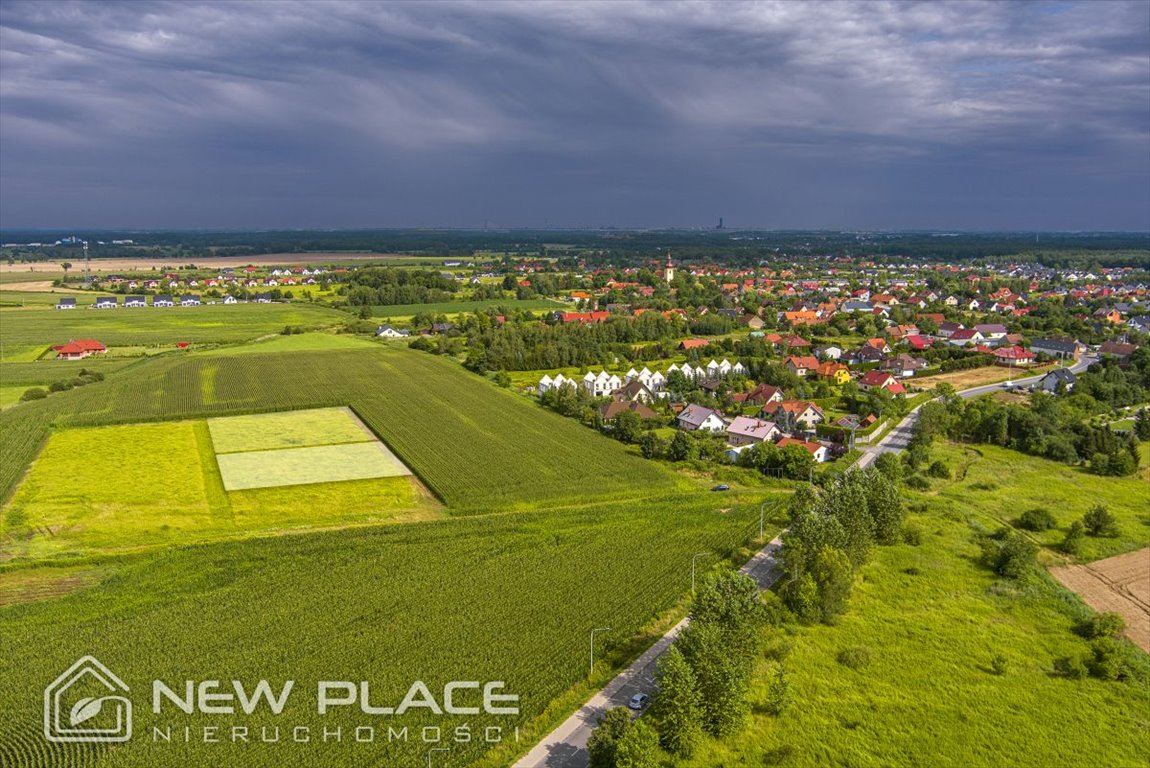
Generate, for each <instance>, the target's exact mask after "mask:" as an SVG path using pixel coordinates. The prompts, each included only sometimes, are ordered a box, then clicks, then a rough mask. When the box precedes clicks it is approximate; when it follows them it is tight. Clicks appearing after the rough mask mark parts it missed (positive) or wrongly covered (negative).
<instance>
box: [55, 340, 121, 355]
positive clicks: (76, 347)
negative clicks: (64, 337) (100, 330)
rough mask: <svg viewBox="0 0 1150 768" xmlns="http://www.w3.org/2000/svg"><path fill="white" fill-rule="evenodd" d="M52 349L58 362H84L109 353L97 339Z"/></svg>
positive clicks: (76, 341)
mask: <svg viewBox="0 0 1150 768" xmlns="http://www.w3.org/2000/svg"><path fill="white" fill-rule="evenodd" d="M52 349H54V350H55V351H56V359H57V360H83V359H84V358H85V357H91V356H92V355H102V354H104V353H105V352H107V351H108V348H107V347H105V346H104V345H103V344H101V343H100V342H98V341H96V340H95V339H77V340H74V341H69V342H68V343H67V344H60V345H59V346H55V347H52Z"/></svg>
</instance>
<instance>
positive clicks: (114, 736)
mask: <svg viewBox="0 0 1150 768" xmlns="http://www.w3.org/2000/svg"><path fill="white" fill-rule="evenodd" d="M127 691H128V686H127V685H125V684H124V681H123V680H121V679H120V678H118V677H116V675H114V674H113V673H112V671H111V670H110V669H108V668H107V667H105V666H104V665H103V664H101V663H100V662H99V660H97V659H96V658H95V657H94V656H84V657H83V658H81V659H80V660H79V661H77V662H76V663H75V664H73V665H72V666H70V667H68V670H67V671H66V672H64V674H62V675H60V676H59V677H57V678H56V679H55V680H54V681H53V682H52V684H51V685H49V686H48V687H47V688H45V689H44V736H45V737H47V739H48V741H53V742H73V741H79V742H113V741H128V740H129V739H130V738H132V702H131V701H129V700H128V698H127V697H125V696H123V695H120V694H123V693H127Z"/></svg>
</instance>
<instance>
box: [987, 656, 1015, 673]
mask: <svg viewBox="0 0 1150 768" xmlns="http://www.w3.org/2000/svg"><path fill="white" fill-rule="evenodd" d="M1009 667H1010V662H1009V661H1007V660H1006V657H1005V656H1003V655H1002V654H1001V653H996V654H994V657H993V658H992V659H991V660H990V671H991V672H993V673H994V674H996V675H1005V674H1006V670H1007V669H1008V668H1009Z"/></svg>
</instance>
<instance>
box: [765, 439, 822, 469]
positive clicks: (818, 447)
mask: <svg viewBox="0 0 1150 768" xmlns="http://www.w3.org/2000/svg"><path fill="white" fill-rule="evenodd" d="M776 445H777V446H779V447H780V448H786V447H787V446H789V445H797V446H799V447H800V448H803V449H805V450H806V451H807V452H808V453H810V454H811V456H812V457H813V458H814V460H815V461H816V462H817V463H819V464H822V463H823V462H825V461H826V460H827V458H828V457H827V447H826V446H825V445H822V444H820V443H813V442H811V441H809V440H799V439H798V438H794V437H784V438H783V439H782V440H780V441H779V442H778V443H776Z"/></svg>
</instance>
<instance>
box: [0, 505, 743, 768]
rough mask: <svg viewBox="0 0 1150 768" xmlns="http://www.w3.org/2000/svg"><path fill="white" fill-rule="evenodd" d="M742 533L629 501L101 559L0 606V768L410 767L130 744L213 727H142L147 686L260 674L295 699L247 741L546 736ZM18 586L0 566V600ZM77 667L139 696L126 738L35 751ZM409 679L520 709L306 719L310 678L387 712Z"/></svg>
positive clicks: (387, 754)
mask: <svg viewBox="0 0 1150 768" xmlns="http://www.w3.org/2000/svg"><path fill="white" fill-rule="evenodd" d="M720 503H723V504H726V505H729V506H723V507H720ZM757 532H758V504H757V503H754V504H735V503H734V501H733V500H732V499H730V498H723V499H721V500H720V499H718V498H716V497H715V496H714V495H712V494H707V493H699V494H697V495H694V496H692V497H683V496H681V495H673V496H670V497H667V496H659V495H655V494H652V495H649V496H648V497H647V498H646V499H645V501H644V503H643V504H642V505H635V504H633V503H629V502H611V503H605V504H597V505H591V506H587V507H584V508H576V509H569V510H543V511H538V512H522V513H516V514H511V515H495V516H487V517H464V518H451V519H446V520H441V521H437V522H429V523H414V524H410V525H403V526H376V527H371V528H355V529H347V530H342V531H335V532H324V533H315V534H312V535H308V536H283V537H274V538H263V539H258V540H249V541H233V542H227V543H219V544H210V545H202V546H194V547H191V546H189V547H178V548H172V549H168V550H165V551H163V552H157V553H154V554H146V555H138V556H134V557H132V558H128V559H120V560H119V561H116V562H115V563H114V569H115V572H114V574H113V575H111V576H109V577H107V578H104V579H103V580H101V581H100V582H99V584H98V585H96V586H92V587H90V588H88V589H85V590H83V591H81V592H78V593H74V594H71V595H66V596H62V597H57V598H54V599H51V600H42V601H38V602H32V603H25V604H18V605H9V606H6V607H0V624H2V625H3V626H4V628H5V653H4V654H3V655H2V657H0V675H2V676H3V677H4V680H5V692H6V701H5V717H4V718H0V763H3V764H4V765H14V766H15V765H28V764H32V763H34V762H38V763H40V764H51V765H58V766H71V765H93V764H95V765H100V766H104V765H107V766H117V767H120V766H145V765H146V766H158V767H160V768H163V767H164V766H173V768H174V767H176V766H178V767H179V768H184V767H185V766H195V765H209V764H210V765H219V766H239V765H244V766H253V767H256V768H258V766H276V767H277V768H279V767H280V766H305V765H309V766H310V765H325V766H353V765H355V766H361V765H387V766H403V765H418V764H421V763H422V761H424V760H425V759H426V757H425V756H426V751H427V746H428V745H426V744H423V743H421V742H420V741H419V739H418V737H414V738H413V740H412V741H411V742H410V743H406V744H404V743H400V742H396V743H391V744H389V743H388V742H387V741H386V740H385V739H383V738H377V741H376V742H375V743H374V744H370V745H369V744H355V743H349V742H351V739H349V738H345V740H344V742H343V743H342V744H335V743H327V744H324V743H320V742H319V739H318V736H317V737H316V738H315V739H313V742H312V743H311V744H308V745H298V746H297V745H292V744H290V743H287V744H280V745H273V746H270V747H267V748H263V747H260V746H259V745H245V744H230V743H226V742H221V743H218V744H212V745H206V746H205V745H203V744H199V743H196V740H195V739H193V743H191V744H185V743H183V742H181V741H179V740H178V739H174V740H173V743H172V744H158V745H157V744H153V743H152V741H151V739H150V738H149V737H148V736H147V735H148V734H150V733H151V727H152V726H153V725H165V724H171V725H174V726H176V728H177V729H178V728H182V726H183V725H185V724H187V725H190V726H192V727H193V731H192V733H193V734H196V733H198V731H197V730H195V729H198V728H200V727H202V726H205V725H220V724H221V723H224V721H222V720H221V719H220V718H218V717H212V716H207V715H194V716H187V717H185V716H184V715H183V714H182V713H178V712H176V713H175V714H176V717H173V716H172V715H171V714H163V715H159V716H157V715H154V714H152V712H151V709H150V707H148V706H147V704H146V701H145V699H146V698H147V693H146V692H147V691H148V690H149V689H150V680H152V679H163V680H166V681H183V680H185V679H196V680H199V679H209V678H211V679H224V680H232V679H241V680H248V679H250V680H253V681H254V680H259V679H267V680H269V681H271V682H272V684H273V686H275V687H277V689H278V686H279V685H280V684H281V683H282V681H283V680H286V679H292V680H295V681H297V685H298V687H299V692H298V696H297V697H296V698H295V699H293V700H292V703H289V705H288V707H287V708H286V709H285V711H284V714H283V715H282V716H280V717H278V718H275V717H270V716H266V715H262V714H257V715H253V716H252V717H251V718H245V719H244V720H245V722H244V724H246V725H248V726H250V727H252V728H253V729H254V728H258V727H259V726H261V725H268V726H274V725H280V726H281V727H290V726H294V725H297V724H298V725H305V726H308V727H310V728H312V729H313V733H315V734H318V733H319V731H320V729H321V728H322V727H323V726H327V727H329V728H333V727H337V726H339V727H342V728H343V729H344V733H345V735H346V734H347V733H349V732H350V730H351V729H352V728H354V727H355V726H358V725H375V726H376V727H377V728H383V729H384V730H385V731H386V726H387V725H395V726H396V727H397V728H398V727H399V726H409V727H410V728H411V729H412V730H413V731H415V732H418V731H417V729H418V727H419V726H421V725H426V724H431V723H435V724H437V725H441V726H443V727H444V728H445V732H447V733H450V732H451V731H450V729H453V728H455V727H456V726H458V725H461V724H462V723H464V722H466V723H469V724H470V725H471V727H472V729H473V732H478V729H479V728H481V727H484V726H489V725H492V726H502V727H503V729H504V731H503V732H504V734H505V738H507V739H511V738H513V736H512V733H513V728H514V727H516V726H518V727H520V728H521V729H522V731H521V736H522V739H523V741H522V744H521V747H522V748H526V746H529V745H530V743H531V739H533V738H537V737H538V736H540V735H542V732H544V731H545V730H546V728H547V727H549V726H550V725H551V724H552V720H551V719H548V718H547V717H544V719H543V720H541V721H538V722H535V721H536V720H537V718H539V717H540V715H541V714H542V713H544V712H545V710H546V709H547V707H548V705H549V703H550V702H552V701H553V700H554V699H555V698H556V697H560V696H562V695H564V694H566V695H567V696H568V697H571V698H581V697H583V696H585V695H587V694H588V693H589V691H591V690H593V689H594V688H596V687H598V686H599V685H601V684H602V683H603V682H605V681H606V679H608V678H609V676H610V675H611V674H612V667H615V668H617V667H618V665H619V664H620V663H621V662H622V661H623V659H625V658H627V657H630V656H633V655H634V654H635V653H637V652H638V651H639V650H640V649H641V648H642V647H643V644H644V643H645V642H649V641H650V635H649V634H645V628H647V629H648V630H649V629H650V627H651V626H653V625H654V624H655V623H657V619H659V617H660V616H661V615H662V614H664V613H665V612H666V611H668V610H669V609H671V608H672V607H673V606H675V605H676V604H677V601H678V600H679V598H680V596H681V595H682V594H683V593H684V592H685V591H686V590H687V589H688V587H689V584H690V573H691V568H690V563H691V556H692V554H694V553H696V552H699V551H703V550H709V551H712V552H715V553H716V554H717V555H718V557H719V558H721V557H726V556H729V555H730V554H731V553H732V552H734V551H735V550H736V549H737V548H738V547H740V546H741V545H742V544H743V543H744V542H745V541H746V540H747V538H748V537H749V536H750V535H753V534H757ZM716 559H718V558H716ZM109 567H111V565H110V566H109ZM36 570H39V569H36ZM21 573H24V572H23V571H11V570H9V571H8V572H4V571H2V570H0V591H3V590H4V589H6V587H5V582H6V580H8V579H11V578H13V577H19V576H20V574H21ZM591 627H611V628H612V631H611V632H610V633H609V634H607V635H601V636H600V637H599V639H598V641H597V654H596V655H597V657H598V658H599V659H600V663H599V664H597V671H596V675H595V677H594V678H591V679H588V676H587V632H588V630H589V629H590V628H591ZM644 638H647V639H646V640H644ZM89 653H90V654H93V655H95V656H96V657H97V658H99V659H100V660H101V661H102V662H104V663H105V664H107V665H108V666H109V667H110V668H112V669H113V670H115V671H116V672H117V674H119V675H120V676H121V677H122V678H123V679H124V680H125V682H126V683H127V684H128V685H129V687H130V688H131V689H132V691H133V692H137V691H139V692H145V693H142V694H141V697H140V701H139V702H138V703H137V707H136V730H137V733H139V734H142V735H141V737H140V738H137V739H135V740H133V741H132V742H130V743H127V744H123V745H117V746H116V748H115V749H112V750H107V751H103V749H102V748H101V747H100V746H98V745H95V746H87V747H84V746H73V747H71V748H69V747H66V746H61V747H58V748H57V747H54V746H53V745H51V744H48V743H47V742H45V741H44V739H43V735H42V724H41V722H40V714H39V713H40V712H41V711H42V694H43V687H44V683H45V681H46V680H51V679H53V678H54V677H55V676H56V675H57V674H59V673H60V671H62V670H63V669H65V668H66V667H67V666H68V665H69V664H71V663H72V662H73V661H74V660H75V659H76V658H78V657H79V656H80V655H83V654H89ZM416 679H419V680H423V681H425V682H426V683H427V684H428V685H429V687H430V688H431V689H432V690H435V689H436V687H437V686H438V687H439V688H440V689H442V685H443V684H444V682H445V681H447V680H455V679H460V680H482V681H488V680H503V681H505V682H506V687H507V690H508V692H510V693H515V694H518V695H519V696H520V702H519V706H520V714H519V715H518V716H494V715H476V716H443V717H439V718H437V717H434V716H431V715H427V714H426V711H425V710H413V711H412V712H409V713H408V714H406V715H404V716H402V717H399V716H396V717H394V718H386V717H385V718H379V717H373V716H366V715H363V714H362V713H360V712H359V711H358V709H353V708H339V710H337V711H336V712H334V713H329V714H328V715H326V716H324V717H317V715H316V711H315V704H314V691H315V686H316V681H318V680H355V681H358V680H369V681H371V690H372V694H373V699H376V700H382V699H386V698H391V697H394V698H395V699H396V700H397V699H398V698H399V697H401V696H402V694H403V692H404V691H406V690H407V688H408V686H409V685H410V684H411V682H412V681H413V680H416ZM377 696H378V698H377ZM265 711H266V710H265ZM554 714H555V713H550V716H551V717H553V716H554ZM225 720H226V718H225ZM533 722H535V725H532V723H533ZM448 745H449V746H450V747H451V750H452V751H451V764H452V765H466V764H470V763H473V762H475V761H476V760H478V759H480V758H481V757H482V756H483V755H484V754H485V753H486V752H487V751H488V750H489V749H490V748H491V747H492V745H488V744H485V743H483V742H482V741H481V740H479V739H473V740H472V741H470V742H468V743H454V742H449V744H448ZM504 748H505V749H512V747H511V746H508V745H505V746H504ZM512 751H513V750H512ZM34 755H35V756H37V757H33V756H34Z"/></svg>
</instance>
